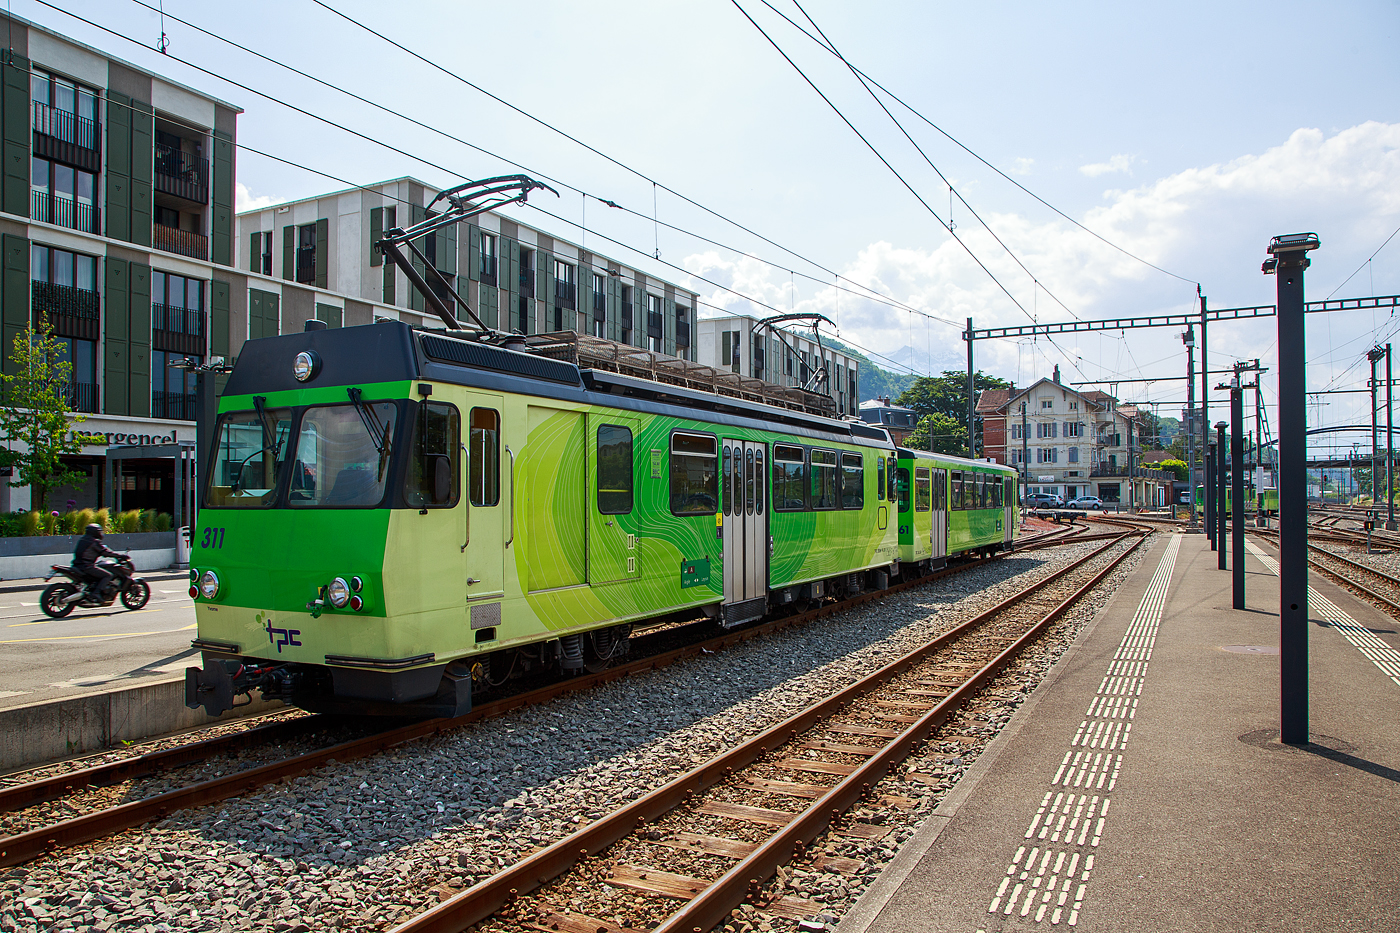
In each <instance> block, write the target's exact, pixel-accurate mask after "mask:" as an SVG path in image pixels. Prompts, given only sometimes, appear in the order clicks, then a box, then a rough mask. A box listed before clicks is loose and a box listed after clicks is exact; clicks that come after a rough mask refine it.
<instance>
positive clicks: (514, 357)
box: [419, 334, 581, 386]
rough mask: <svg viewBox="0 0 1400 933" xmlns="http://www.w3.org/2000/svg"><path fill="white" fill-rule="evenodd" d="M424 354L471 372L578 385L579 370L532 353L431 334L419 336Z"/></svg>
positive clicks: (568, 364)
mask: <svg viewBox="0 0 1400 933" xmlns="http://www.w3.org/2000/svg"><path fill="white" fill-rule="evenodd" d="M419 339H420V340H421V341H422V345H423V352H424V354H426V355H427V356H428V358H429V359H433V360H437V361H439V362H442V363H455V364H457V365H459V366H470V367H472V368H474V369H490V370H494V371H496V372H499V373H514V374H515V375H518V376H525V377H527V378H530V379H547V380H549V381H550V382H562V383H564V384H565V385H572V386H576V385H580V384H581V383H580V380H579V374H578V367H577V366H574V365H573V364H571V363H563V362H560V361H559V360H551V359H546V358H545V357H542V356H535V355H534V354H532V353H520V352H518V351H515V350H502V349H500V348H499V347H488V346H485V345H483V344H479V343H470V342H468V341H466V340H450V339H448V338H446V337H438V336H435V335H433V334H421V335H419Z"/></svg>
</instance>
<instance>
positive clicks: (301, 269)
mask: <svg viewBox="0 0 1400 933" xmlns="http://www.w3.org/2000/svg"><path fill="white" fill-rule="evenodd" d="M297 281H298V282H300V283H301V284H303V285H315V284H316V247H314V246H309V247H308V246H298V247H297Z"/></svg>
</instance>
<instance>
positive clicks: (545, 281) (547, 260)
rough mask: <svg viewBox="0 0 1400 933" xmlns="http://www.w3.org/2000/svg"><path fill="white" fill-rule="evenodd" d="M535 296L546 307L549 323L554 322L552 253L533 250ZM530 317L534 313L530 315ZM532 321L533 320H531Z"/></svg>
mask: <svg viewBox="0 0 1400 933" xmlns="http://www.w3.org/2000/svg"><path fill="white" fill-rule="evenodd" d="M535 298H536V299H537V300H540V301H543V302H544V304H545V307H546V308H547V309H548V314H549V317H550V321H549V323H550V325H551V326H553V324H554V255H553V254H552V253H546V252H545V251H544V250H542V249H537V250H535ZM530 317H531V318H533V317H534V315H533V314H532V315H530ZM531 323H533V320H532V321H531Z"/></svg>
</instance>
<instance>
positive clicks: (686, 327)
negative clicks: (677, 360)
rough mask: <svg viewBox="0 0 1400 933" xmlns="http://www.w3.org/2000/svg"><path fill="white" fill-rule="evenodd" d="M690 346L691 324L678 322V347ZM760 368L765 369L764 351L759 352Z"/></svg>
mask: <svg viewBox="0 0 1400 933" xmlns="http://www.w3.org/2000/svg"><path fill="white" fill-rule="evenodd" d="M688 346H690V323H689V322H688V321H677V322H676V347H677V348H680V347H688ZM758 366H759V368H760V369H762V368H763V351H762V350H760V351H759V357H758Z"/></svg>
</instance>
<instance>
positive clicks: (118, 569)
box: [39, 555, 151, 619]
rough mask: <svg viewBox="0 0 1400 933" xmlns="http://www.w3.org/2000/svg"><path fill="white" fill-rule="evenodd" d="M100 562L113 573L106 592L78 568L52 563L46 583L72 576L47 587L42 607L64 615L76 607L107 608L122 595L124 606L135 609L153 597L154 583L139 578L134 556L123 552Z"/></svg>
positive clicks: (46, 611) (57, 615) (56, 615)
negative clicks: (132, 558) (133, 564)
mask: <svg viewBox="0 0 1400 933" xmlns="http://www.w3.org/2000/svg"><path fill="white" fill-rule="evenodd" d="M98 564H99V565H100V566H101V567H102V568H103V569H104V570H109V571H111V573H112V579H111V581H110V582H109V583H108V584H107V587H108V589H107V593H106V594H105V595H102V594H98V593H96V592H94V591H93V590H92V589H91V587H90V586H89V584H90V583H91V582H92V581H91V580H89V579H88V577H87V575H86V574H85V573H83V571H81V570H79V569H78V568H76V567H64V566H61V565H59V564H52V565H51V568H50V571H49V575H48V576H47V577H45V578H44V582H45V583H48V582H49V581H50V580H52V579H53V578H54V577H57V576H63V577H67V578H68V579H67V580H60V581H59V582H57V583H54V584H52V585H51V586H48V587H45V588H44V593H43V595H42V596H40V597H39V608H40V609H42V610H44V615H46V616H48V617H49V618H51V619H61V618H63V617H64V616H66V615H68V613H70V612H72V611H73V610H74V609H105V608H106V607H108V606H110V605H112V603H114V602H116V601H117V598H118V597H120V598H121V601H122V605H123V606H125V607H126V608H128V609H131V610H133V611H135V610H137V609H140V608H142V607H143V606H145V605H146V603H147V602H149V601H150V599H151V585H150V584H149V583H147V582H146V581H145V580H138V579H137V578H136V568H135V567H134V566H132V563H131V558H130V557H128V556H126V555H122V556H121V557H118V558H117V559H116V560H113V561H99V562H98Z"/></svg>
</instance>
